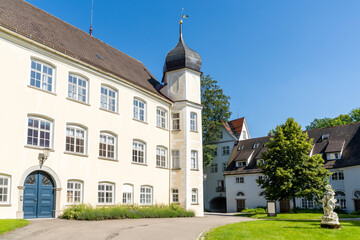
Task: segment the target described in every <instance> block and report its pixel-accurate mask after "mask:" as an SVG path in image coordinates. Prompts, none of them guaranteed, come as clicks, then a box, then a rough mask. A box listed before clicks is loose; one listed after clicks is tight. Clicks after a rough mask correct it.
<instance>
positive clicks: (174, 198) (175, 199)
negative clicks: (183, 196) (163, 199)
mask: <svg viewBox="0 0 360 240" xmlns="http://www.w3.org/2000/svg"><path fill="white" fill-rule="evenodd" d="M171 194H172V202H173V203H178V202H179V189H177V188H173V189H172V190H171Z"/></svg>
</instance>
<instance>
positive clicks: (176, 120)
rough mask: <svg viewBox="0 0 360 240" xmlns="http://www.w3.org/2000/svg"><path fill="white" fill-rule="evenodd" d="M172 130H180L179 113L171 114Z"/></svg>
mask: <svg viewBox="0 0 360 240" xmlns="http://www.w3.org/2000/svg"><path fill="white" fill-rule="evenodd" d="M172 130H180V113H173V114H172Z"/></svg>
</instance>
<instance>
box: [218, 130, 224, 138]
mask: <svg viewBox="0 0 360 240" xmlns="http://www.w3.org/2000/svg"><path fill="white" fill-rule="evenodd" d="M223 137H224V136H223V132H222V131H221V132H220V133H219V138H220V139H222V138H223Z"/></svg>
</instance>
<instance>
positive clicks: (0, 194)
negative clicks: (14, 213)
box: [0, 175, 10, 204]
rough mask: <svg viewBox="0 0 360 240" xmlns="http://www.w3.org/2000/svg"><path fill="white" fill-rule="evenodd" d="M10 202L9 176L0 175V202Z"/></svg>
mask: <svg viewBox="0 0 360 240" xmlns="http://www.w3.org/2000/svg"><path fill="white" fill-rule="evenodd" d="M9 203H10V177H8V176H5V175H0V204H9Z"/></svg>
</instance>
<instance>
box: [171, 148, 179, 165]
mask: <svg viewBox="0 0 360 240" xmlns="http://www.w3.org/2000/svg"><path fill="white" fill-rule="evenodd" d="M171 157H172V168H174V169H179V168H180V151H179V150H172V152H171Z"/></svg>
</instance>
